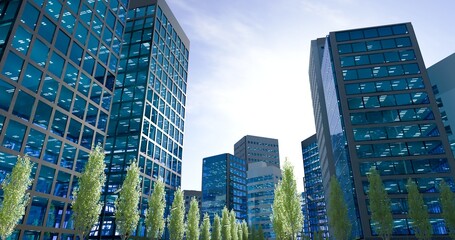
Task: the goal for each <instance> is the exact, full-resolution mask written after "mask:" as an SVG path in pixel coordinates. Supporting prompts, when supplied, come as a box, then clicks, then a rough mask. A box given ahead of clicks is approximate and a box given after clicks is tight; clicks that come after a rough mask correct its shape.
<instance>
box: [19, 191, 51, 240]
mask: <svg viewBox="0 0 455 240" xmlns="http://www.w3.org/2000/svg"><path fill="white" fill-rule="evenodd" d="M47 202H48V200H47V198H43V197H38V196H34V197H33V198H32V201H31V206H30V211H29V213H28V218H27V225H33V226H41V225H43V221H44V216H45V213H46V208H47ZM24 238H26V239H39V233H38V232H32V231H30V232H28V233H24Z"/></svg>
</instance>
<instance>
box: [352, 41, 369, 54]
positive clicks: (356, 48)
mask: <svg viewBox="0 0 455 240" xmlns="http://www.w3.org/2000/svg"><path fill="white" fill-rule="evenodd" d="M352 50H353V52H365V51H366V50H367V48H366V46H365V42H358V43H353V44H352Z"/></svg>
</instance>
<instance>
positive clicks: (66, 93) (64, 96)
mask: <svg viewBox="0 0 455 240" xmlns="http://www.w3.org/2000/svg"><path fill="white" fill-rule="evenodd" d="M72 100H73V92H72V91H70V90H69V89H68V88H66V87H65V86H62V89H61V90H60V96H59V99H58V105H59V106H60V107H62V108H63V109H65V110H66V111H68V112H69V111H70V108H71V102H72Z"/></svg>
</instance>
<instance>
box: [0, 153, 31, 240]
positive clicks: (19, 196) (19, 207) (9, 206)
mask: <svg viewBox="0 0 455 240" xmlns="http://www.w3.org/2000/svg"><path fill="white" fill-rule="evenodd" d="M32 168H33V163H32V162H30V158H29V157H28V156H24V157H20V156H17V163H16V165H15V166H14V167H13V170H12V171H11V174H9V175H7V176H6V178H5V179H4V180H3V182H2V189H3V196H4V199H3V201H1V200H0V238H1V239H6V238H7V237H8V236H10V235H11V234H12V233H13V231H14V228H15V227H16V224H17V222H18V221H19V220H20V219H21V218H22V216H23V215H24V213H25V206H27V204H28V201H29V199H30V196H29V193H27V192H26V191H27V189H28V188H29V187H30V185H31V184H32V179H31V178H30V173H31V172H32Z"/></svg>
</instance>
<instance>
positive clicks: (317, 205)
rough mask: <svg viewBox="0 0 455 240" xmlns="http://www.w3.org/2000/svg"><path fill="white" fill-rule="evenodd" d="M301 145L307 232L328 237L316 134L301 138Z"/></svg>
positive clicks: (309, 234) (310, 234) (311, 234)
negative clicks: (318, 233)
mask: <svg viewBox="0 0 455 240" xmlns="http://www.w3.org/2000/svg"><path fill="white" fill-rule="evenodd" d="M301 146H302V156H303V171H304V173H305V177H304V181H303V186H304V187H305V193H304V194H302V197H303V196H304V197H305V203H306V206H305V209H306V212H305V213H304V215H306V216H305V218H306V219H307V221H308V225H309V226H308V233H307V234H308V236H312V237H313V238H314V236H313V234H314V233H316V232H320V233H322V236H323V237H326V238H328V236H329V234H328V222H327V209H326V204H325V196H324V187H323V185H322V172H321V162H320V158H319V150H318V144H317V139H316V134H315V135H313V136H311V137H309V138H307V139H305V140H303V141H302V143H301Z"/></svg>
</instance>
